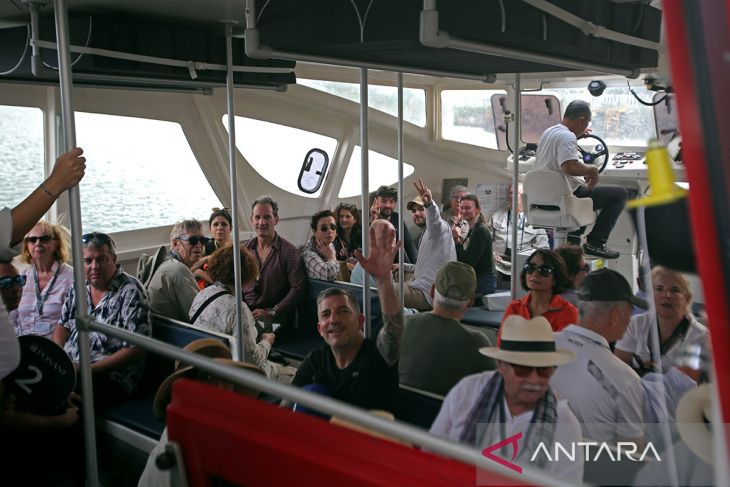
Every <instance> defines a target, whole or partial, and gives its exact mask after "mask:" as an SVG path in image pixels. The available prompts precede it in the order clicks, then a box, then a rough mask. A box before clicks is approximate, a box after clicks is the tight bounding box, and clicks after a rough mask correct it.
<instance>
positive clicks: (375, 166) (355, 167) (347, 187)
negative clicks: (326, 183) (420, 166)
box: [337, 145, 415, 198]
mask: <svg viewBox="0 0 730 487" xmlns="http://www.w3.org/2000/svg"><path fill="white" fill-rule="evenodd" d="M360 152H361V149H360V146H359V145H356V146H355V149H354V150H353V151H352V156H350V163H349V164H348V165H347V172H346V173H345V179H344V180H343V181H342V186H341V187H340V194H338V195H337V197H338V198H350V197H352V196H359V195H360V193H361V192H360V189H361V185H362V183H361V181H362V180H361V178H360V167H361V162H362V158H361V154H360ZM368 165H369V166H370V172H369V176H370V177H369V181H368V191H369V192H372V191H375V190H376V189H378V187H379V186H382V185H387V186H390V185H391V184H393V183H395V182H396V181H398V160H397V159H393V158H392V157H389V156H386V155H385V154H381V153H380V152H375V151H373V150H368ZM414 170H415V168H414V167H413V166H412V165H411V164H408V163H406V162H404V163H403V179H405V178H407V177H408V176H410V175H411V174H413V171H414Z"/></svg>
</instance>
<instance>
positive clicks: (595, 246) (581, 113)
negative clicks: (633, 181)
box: [535, 100, 627, 259]
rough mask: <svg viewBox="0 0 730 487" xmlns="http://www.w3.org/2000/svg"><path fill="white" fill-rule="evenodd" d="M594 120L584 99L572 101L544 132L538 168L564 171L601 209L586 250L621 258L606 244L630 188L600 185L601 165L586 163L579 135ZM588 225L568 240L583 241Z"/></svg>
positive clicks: (572, 186)
mask: <svg viewBox="0 0 730 487" xmlns="http://www.w3.org/2000/svg"><path fill="white" fill-rule="evenodd" d="M590 123H591V108H590V106H588V103H586V102H584V101H582V100H574V101H572V102H570V104H569V105H568V107H567V108H566V109H565V114H563V120H562V121H561V122H560V123H559V124H557V125H553V126H552V127H550V128H548V129H547V130H545V132H543V134H542V136H541V137H540V140H539V141H538V143H537V154H536V157H537V161H536V163H535V165H536V167H537V168H538V169H547V170H550V171H555V172H560V173H562V174H564V175H565V176H566V177H567V179H568V183H569V184H570V189H571V191H573V194H574V195H575V196H577V197H579V198H590V199H592V200H593V209H594V210H601V212H600V213H599V214H598V217H597V218H596V223H595V225H594V226H593V230H592V231H591V233H590V234H588V236H587V237H586V243H585V245H584V246H583V250H585V253H586V254H590V255H595V256H597V257H603V258H605V259H617V258H618V257H619V253H618V252H616V251H614V250H611V249H609V248H608V247H607V246H606V242H607V241H608V236H609V235H610V233H611V230H613V227H614V226H615V225H616V221H617V220H618V217H619V216H620V215H621V212H622V211H623V209H624V205H625V204H626V198H627V194H626V190H625V189H624V188H622V187H620V186H606V185H603V186H600V187H598V186H596V184H598V167H596V166H593V165H588V164H584V163H583V162H581V161H580V156H579V154H578V138H579V137H583V136H584V135H586V134H588V133H589V132H590V130H589V129H588V126H589V125H590ZM584 231H585V227H582V228H580V229H579V230H577V231H575V232H571V233H570V235H569V237H568V240H569V241H570V242H571V243H573V244H576V245H580V236H581V235H582V234H583V232H584Z"/></svg>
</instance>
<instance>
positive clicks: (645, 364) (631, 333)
mask: <svg viewBox="0 0 730 487" xmlns="http://www.w3.org/2000/svg"><path fill="white" fill-rule="evenodd" d="M651 280H652V284H653V288H654V308H655V313H656V322H657V325H658V326H659V355H660V357H658V358H657V357H656V356H655V355H654V353H653V350H652V346H651V340H650V335H651V326H652V325H653V323H654V317H653V316H652V315H651V313H644V314H640V315H635V316H633V317H632V318H631V323H630V324H629V327H628V328H627V329H626V332H625V333H624V336H623V337H622V338H621V339H620V340H619V341H617V342H616V348H615V351H614V353H615V354H616V356H617V357H618V358H620V359H621V360H623V361H624V362H626V363H627V364H629V365H630V366H631V367H632V368H634V370H636V371H637V372H638V373H639V374H640V375H643V374H644V373H646V372H653V371H654V368H655V365H656V364H657V363H658V362H659V361H661V372H664V373H666V372H668V371H669V369H670V368H671V367H672V366H674V365H678V359H679V358H680V356H681V354H682V350H683V349H684V348H686V347H687V346H690V345H698V346H699V348H700V349H701V350H704V349H705V348H706V346H707V343H706V342H707V336H708V333H709V332H708V330H707V328H706V327H705V326H703V325H702V324H701V323H700V322H699V321H697V320H696V319H695V318H694V316H692V288H691V287H690V284H689V281H688V280H687V279H686V278H685V277H684V276H683V275H682V274H680V273H679V272H677V271H674V270H671V269H668V268H666V267H662V266H656V267H654V268H653V269H652V270H651ZM657 371H658V370H657ZM683 371H684V372H688V371H687V370H683ZM688 375H690V376H691V377H692V378H693V379H695V380H697V379H699V374H692V373H688Z"/></svg>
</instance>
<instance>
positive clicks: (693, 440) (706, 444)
mask: <svg viewBox="0 0 730 487" xmlns="http://www.w3.org/2000/svg"><path fill="white" fill-rule="evenodd" d="M711 393H712V389H711V386H710V384H702V385H701V386H698V387H696V388H695V389H692V390H691V391H689V392H688V393H687V394H685V395H684V396H682V399H680V401H679V404H678V405H677V430H678V431H679V436H681V437H682V440H683V441H684V443H685V444H686V445H687V447H688V448H689V449H690V450H692V452H693V453H694V454H695V455H697V456H698V457H699V458H701V459H702V460H703V461H704V462H705V463H708V464H710V465H712V464H713V461H712V460H713V459H712V431H711V425H709V424H707V423H709V422H711V421H712V397H711Z"/></svg>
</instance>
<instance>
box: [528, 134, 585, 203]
mask: <svg viewBox="0 0 730 487" xmlns="http://www.w3.org/2000/svg"><path fill="white" fill-rule="evenodd" d="M535 157H536V160H535V167H536V168H537V169H548V170H550V171H555V172H559V173H562V174H565V173H563V171H562V169H561V167H562V165H563V163H564V162H565V161H572V160H577V161H580V160H581V158H580V155H579V154H578V138H577V137H576V136H575V134H574V133H573V132H571V131H570V130H568V127H566V126H565V125H563V124H562V123H559V124H557V125H553V126H552V127H550V128H549V129H547V130H545V132H543V133H542V135H541V136H540V140H539V141H538V143H537V154H535ZM565 177H566V178H568V183H569V184H570V190H571V191H575V190H576V189H578V186H585V179H583V176H569V175H567V174H565Z"/></svg>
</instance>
